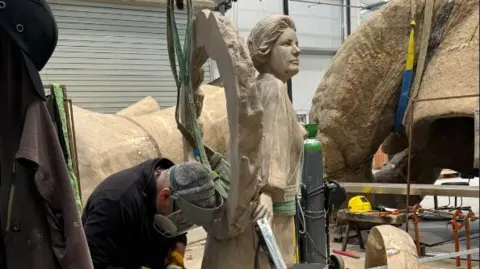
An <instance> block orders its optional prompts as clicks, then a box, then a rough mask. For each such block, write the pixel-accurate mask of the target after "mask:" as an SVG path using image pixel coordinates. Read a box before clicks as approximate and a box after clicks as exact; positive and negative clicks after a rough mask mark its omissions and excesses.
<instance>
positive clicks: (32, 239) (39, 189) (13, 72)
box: [0, 0, 93, 269]
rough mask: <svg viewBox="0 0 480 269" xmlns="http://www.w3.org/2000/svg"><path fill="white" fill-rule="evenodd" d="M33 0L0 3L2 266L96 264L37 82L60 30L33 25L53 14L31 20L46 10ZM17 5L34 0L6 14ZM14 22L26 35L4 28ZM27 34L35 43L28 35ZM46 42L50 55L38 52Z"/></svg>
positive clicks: (80, 267) (81, 267)
mask: <svg viewBox="0 0 480 269" xmlns="http://www.w3.org/2000/svg"><path fill="white" fill-rule="evenodd" d="M0 2H2V3H3V4H5V1H2V0H0ZM20 2H21V3H20ZM33 2H35V3H34V4H33V5H31V6H28V5H26V4H25V3H26V1H19V0H16V1H15V0H12V1H6V6H3V9H0V17H1V18H0V115H1V116H0V235H1V240H0V268H1V269H4V268H6V269H60V268H61V269H67V268H68V269H91V268H93V266H92V262H91V259H90V253H89V251H88V247H87V243H86V239H85V233H84V231H83V227H82V224H81V221H80V216H79V213H78V209H77V207H76V204H75V201H74V198H73V190H72V186H71V183H70V180H69V177H68V173H67V168H66V164H65V158H64V157H63V154H62V150H61V147H60V143H59V141H58V136H57V134H56V132H55V129H54V125H53V123H52V119H51V117H50V115H49V112H48V110H47V108H46V106H45V102H44V101H43V97H44V95H43V89H39V88H38V81H40V82H41V80H40V77H39V74H38V70H39V69H41V67H43V65H45V63H46V61H47V60H48V58H49V57H50V55H51V53H52V52H53V49H54V47H55V44H56V34H54V35H52V34H50V35H48V33H47V34H42V32H41V31H40V32H39V31H35V30H38V29H35V25H36V24H41V26H45V25H46V22H47V21H48V20H43V21H35V20H34V18H35V16H36V15H38V14H42V10H35V9H34V8H32V7H35V8H36V7H40V8H42V7H44V6H42V5H46V4H45V3H44V1H42V0H35V1H33ZM19 3H20V4H19ZM39 3H41V4H39ZM0 4H1V3H0ZM15 4H17V6H16V7H17V8H20V9H21V8H22V6H21V5H24V6H25V7H30V8H26V11H28V12H30V13H29V14H26V15H28V16H24V17H22V16H21V12H19V11H18V9H17V10H15V9H13V11H12V12H14V13H15V16H11V17H9V18H8V19H5V18H6V16H7V15H9V14H8V13H4V12H5V10H8V8H9V7H11V6H12V5H13V6H15ZM28 12H27V13H28ZM10 15H11V14H10ZM47 15H48V14H47ZM26 17H28V19H26ZM22 19H23V20H22ZM51 21H52V20H50V22H51ZM15 22H17V24H18V22H23V24H22V27H23V28H21V29H20V30H23V31H17V32H18V33H23V34H25V36H21V35H20V38H19V37H18V36H17V37H15V36H14V35H12V31H9V30H7V28H8V27H13V28H14V29H15V27H16V29H17V30H19V27H18V26H16V25H15ZM9 23H12V24H13V25H10V24H9ZM51 28H53V27H51ZM55 28H56V26H55ZM10 30H11V29H10ZM27 30H28V31H27ZM29 33H31V34H32V35H34V36H36V37H38V38H36V37H35V38H33V40H36V41H37V43H31V42H30V43H29V42H24V41H26V40H27V41H28V40H29V37H31V36H28V35H29ZM45 36H47V37H48V36H54V37H55V40H53V41H52V40H50V41H49V42H47V43H49V44H50V47H51V44H53V48H50V50H51V51H50V52H48V50H47V49H45V48H46V46H45V44H44V43H42V42H40V41H42V38H44V37H45ZM22 38H23V39H22ZM30 40H32V38H30ZM47 45H48V44H47ZM35 47H38V48H41V49H39V50H36V49H35ZM47 47H48V46H47ZM42 49H45V50H44V52H45V51H46V54H47V56H48V57H45V55H44V57H42V56H41V55H40V56H39V55H35V53H41V52H42ZM36 56H37V57H36ZM38 56H39V57H38ZM26 57H28V59H27V58H26ZM30 57H31V58H30ZM42 58H43V60H42ZM32 68H34V69H35V68H36V70H34V69H32ZM32 77H34V78H32Z"/></svg>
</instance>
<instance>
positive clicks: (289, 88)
mask: <svg viewBox="0 0 480 269" xmlns="http://www.w3.org/2000/svg"><path fill="white" fill-rule="evenodd" d="M283 14H284V15H289V9H288V0H283ZM287 93H288V98H289V99H290V102H293V94H292V79H291V78H290V79H288V80H287Z"/></svg>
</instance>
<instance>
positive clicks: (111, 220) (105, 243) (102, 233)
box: [83, 199, 123, 269]
mask: <svg viewBox="0 0 480 269" xmlns="http://www.w3.org/2000/svg"><path fill="white" fill-rule="evenodd" d="M122 223H123V222H122V214H121V208H120V205H119V204H118V203H116V202H115V201H112V200H109V199H99V200H96V201H95V203H93V204H91V205H89V208H88V211H87V212H85V213H84V218H83V226H84V229H85V234H86V236H87V241H88V247H89V249H90V255H91V256H92V261H93V266H94V268H95V269H107V268H112V267H110V266H113V265H115V264H116V263H118V262H119V261H118V260H117V257H116V255H117V253H116V248H117V247H119V245H121V242H118V241H119V240H120V239H121V238H123V237H122V236H119V235H118V234H117V233H118V231H120V230H121V227H119V226H120V225H122Z"/></svg>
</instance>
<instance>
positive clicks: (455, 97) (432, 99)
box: [412, 94, 480, 103]
mask: <svg viewBox="0 0 480 269" xmlns="http://www.w3.org/2000/svg"><path fill="white" fill-rule="evenodd" d="M473 97H480V94H465V95H457V96H445V97H432V98H422V99H414V100H412V102H415V103H418V102H428V101H438V100H450V99H462V98H473Z"/></svg>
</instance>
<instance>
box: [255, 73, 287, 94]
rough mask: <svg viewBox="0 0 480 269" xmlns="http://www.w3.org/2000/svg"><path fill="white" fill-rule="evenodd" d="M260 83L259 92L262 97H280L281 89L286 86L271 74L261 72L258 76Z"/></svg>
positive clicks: (284, 88)
mask: <svg viewBox="0 0 480 269" xmlns="http://www.w3.org/2000/svg"><path fill="white" fill-rule="evenodd" d="M258 81H259V82H260V85H261V93H262V96H263V97H266V96H268V97H269V98H280V97H281V93H282V90H286V86H285V84H284V83H282V81H281V80H279V79H278V78H276V77H275V76H273V75H269V74H263V75H260V76H259V77H258Z"/></svg>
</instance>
